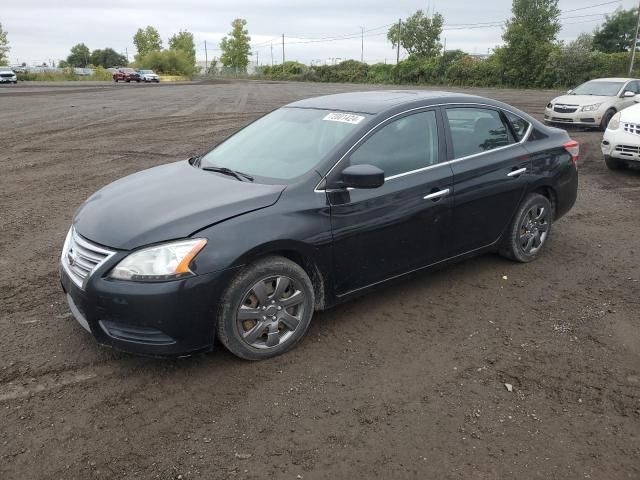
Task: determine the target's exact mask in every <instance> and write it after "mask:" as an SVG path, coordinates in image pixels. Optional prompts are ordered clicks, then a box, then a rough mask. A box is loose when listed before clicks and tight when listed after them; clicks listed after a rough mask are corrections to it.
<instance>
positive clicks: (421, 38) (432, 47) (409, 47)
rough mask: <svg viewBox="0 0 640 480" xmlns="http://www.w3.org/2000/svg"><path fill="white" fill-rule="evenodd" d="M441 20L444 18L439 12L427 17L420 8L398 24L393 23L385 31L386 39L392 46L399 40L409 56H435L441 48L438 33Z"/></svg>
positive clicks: (440, 31) (395, 45)
mask: <svg viewBox="0 0 640 480" xmlns="http://www.w3.org/2000/svg"><path fill="white" fill-rule="evenodd" d="M443 22H444V18H443V17H442V15H440V14H439V13H435V14H434V15H433V16H432V17H431V18H429V17H427V16H426V15H425V14H424V12H423V11H422V10H418V11H417V12H416V13H414V14H413V15H411V16H410V17H409V18H407V20H405V21H404V22H401V23H400V25H398V24H397V23H396V24H395V25H393V26H392V27H391V28H390V29H389V31H388V32H387V39H388V40H389V41H390V42H391V43H392V44H393V47H394V48H397V45H398V42H400V46H401V47H402V48H404V49H405V50H406V51H407V52H408V53H409V56H411V57H420V58H430V57H435V56H437V55H438V54H439V53H440V50H442V44H440V35H441V34H442V24H443ZM398 30H399V31H398Z"/></svg>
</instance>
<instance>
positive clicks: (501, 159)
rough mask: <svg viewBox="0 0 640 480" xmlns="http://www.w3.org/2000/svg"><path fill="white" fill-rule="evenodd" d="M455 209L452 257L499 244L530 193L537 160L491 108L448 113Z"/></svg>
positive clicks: (451, 109) (464, 108)
mask: <svg viewBox="0 0 640 480" xmlns="http://www.w3.org/2000/svg"><path fill="white" fill-rule="evenodd" d="M445 120H446V121H445V124H446V126H447V133H448V137H447V138H448V142H447V147H448V154H449V158H450V160H451V168H452V170H453V184H454V204H453V216H452V236H453V238H452V243H451V256H456V255H461V254H464V253H467V252H470V251H473V250H476V249H479V248H482V247H485V246H488V245H491V244H492V243H494V242H496V240H498V238H499V237H500V235H501V234H502V232H503V231H504V230H505V229H506V228H507V225H508V224H509V222H510V221H511V218H512V216H513V215H514V213H515V211H516V208H517V207H518V205H519V203H520V200H521V198H522V196H523V194H524V192H525V190H526V187H527V182H528V176H527V171H528V170H529V169H530V164H531V161H530V159H529V157H528V154H527V151H526V150H525V149H524V148H523V146H522V145H521V144H520V140H519V139H518V138H517V135H518V133H517V132H516V131H515V130H514V129H513V128H512V126H511V125H510V124H509V121H508V119H507V118H506V116H505V114H504V113H503V112H502V111H501V110H500V109H497V108H493V107H489V106H455V107H449V108H446V109H445Z"/></svg>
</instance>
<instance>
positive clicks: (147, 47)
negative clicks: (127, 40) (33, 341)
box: [133, 25, 162, 57]
mask: <svg viewBox="0 0 640 480" xmlns="http://www.w3.org/2000/svg"><path fill="white" fill-rule="evenodd" d="M133 43H134V45H135V46H136V50H137V51H138V55H139V56H140V57H144V56H145V55H146V54H148V53H149V52H159V51H160V50H162V39H161V38H160V34H159V33H158V30H156V29H155V28H153V27H152V26H151V25H148V26H147V27H146V28H145V29H144V30H143V29H142V28H139V29H138V31H137V32H136V34H135V35H134V36H133Z"/></svg>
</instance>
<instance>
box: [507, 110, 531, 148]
mask: <svg viewBox="0 0 640 480" xmlns="http://www.w3.org/2000/svg"><path fill="white" fill-rule="evenodd" d="M505 115H506V116H507V119H508V120H509V123H511V127H512V128H513V132H514V133H515V134H516V140H518V141H520V140H522V139H523V138H524V136H525V134H526V133H527V130H528V129H529V125H530V124H529V122H527V121H526V120H525V119H524V118H520V117H519V116H517V115H514V114H513V113H511V112H505Z"/></svg>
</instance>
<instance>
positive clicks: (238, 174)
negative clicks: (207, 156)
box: [202, 166, 253, 182]
mask: <svg viewBox="0 0 640 480" xmlns="http://www.w3.org/2000/svg"><path fill="white" fill-rule="evenodd" d="M202 170H205V171H207V172H216V173H223V174H225V175H229V176H232V177H235V178H237V179H238V180H240V181H241V182H244V181H245V180H248V181H250V182H253V177H252V176H251V175H247V174H246V173H242V172H238V171H237V170H231V169H230V168H227V167H216V166H211V167H202Z"/></svg>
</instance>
